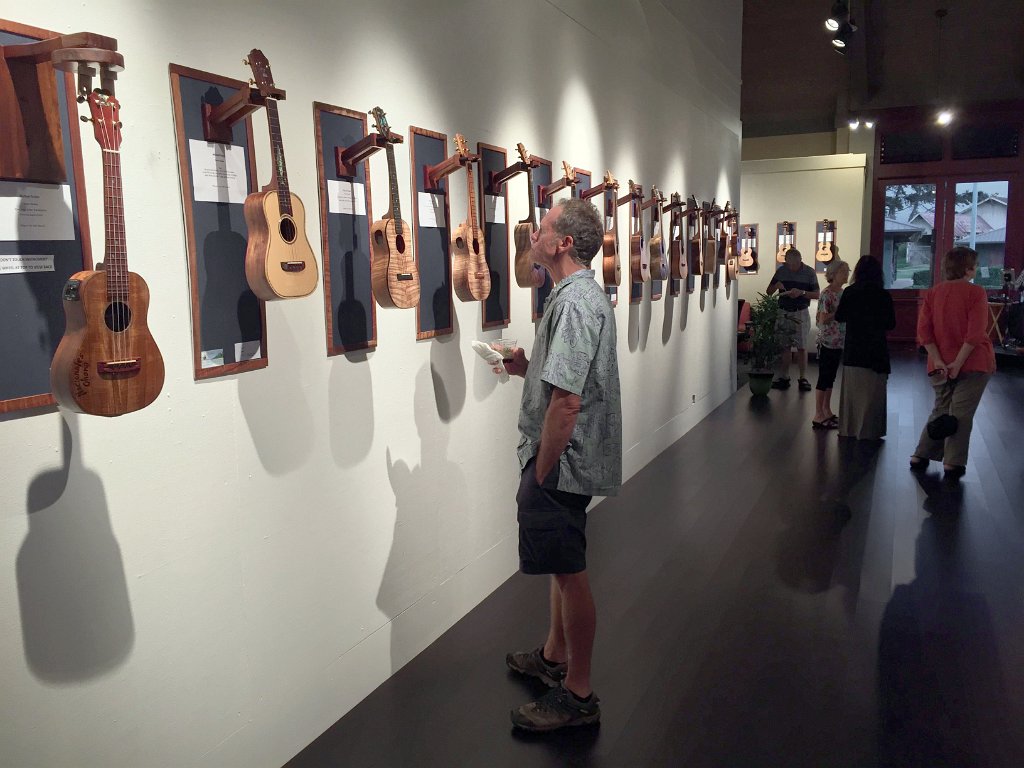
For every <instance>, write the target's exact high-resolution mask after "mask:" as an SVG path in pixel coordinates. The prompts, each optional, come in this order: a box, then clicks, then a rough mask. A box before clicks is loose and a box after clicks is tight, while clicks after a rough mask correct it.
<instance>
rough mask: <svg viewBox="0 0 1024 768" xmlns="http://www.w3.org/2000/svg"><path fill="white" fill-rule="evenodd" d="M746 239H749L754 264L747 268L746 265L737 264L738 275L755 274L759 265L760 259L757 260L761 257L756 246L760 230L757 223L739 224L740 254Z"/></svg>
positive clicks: (758, 241) (758, 242)
mask: <svg viewBox="0 0 1024 768" xmlns="http://www.w3.org/2000/svg"><path fill="white" fill-rule="evenodd" d="M748 240H749V241H751V243H750V248H751V250H752V251H753V257H754V266H752V267H750V268H749V269H748V268H747V267H744V266H742V265H738V266H737V269H738V273H739V275H756V274H757V270H758V268H759V267H760V261H759V260H760V258H761V250H760V248H759V247H758V246H759V244H760V231H759V227H758V225H757V224H741V225H740V238H739V246H740V253H741V254H742V253H743V249H744V248H745V247H746V246H745V245H744V243H745V242H746V241H748Z"/></svg>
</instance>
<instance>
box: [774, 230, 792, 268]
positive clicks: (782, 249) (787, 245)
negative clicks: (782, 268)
mask: <svg viewBox="0 0 1024 768" xmlns="http://www.w3.org/2000/svg"><path fill="white" fill-rule="evenodd" d="M792 234H793V225H792V224H790V223H789V222H788V221H784V222H782V234H781V235H779V250H778V252H776V254H775V261H776V262H777V263H779V264H784V263H785V262H786V253H787V252H788V251H790V250H792V249H793V244H792V243H791V242H789V238H790V236H791V235H792Z"/></svg>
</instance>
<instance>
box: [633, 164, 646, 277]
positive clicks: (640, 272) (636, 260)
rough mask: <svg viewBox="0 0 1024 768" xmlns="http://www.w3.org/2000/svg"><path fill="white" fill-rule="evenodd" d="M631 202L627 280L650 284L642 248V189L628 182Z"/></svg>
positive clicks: (644, 249)
mask: <svg viewBox="0 0 1024 768" xmlns="http://www.w3.org/2000/svg"><path fill="white" fill-rule="evenodd" d="M629 191H630V197H631V198H632V202H631V203H630V210H629V227H630V231H629V279H630V281H631V282H634V283H649V282H651V263H650V261H649V259H648V251H647V249H646V248H645V247H644V224H643V221H642V220H641V218H640V211H641V209H642V208H643V205H644V189H643V187H641V186H640V185H639V184H634V183H633V180H632V179H630V181H629Z"/></svg>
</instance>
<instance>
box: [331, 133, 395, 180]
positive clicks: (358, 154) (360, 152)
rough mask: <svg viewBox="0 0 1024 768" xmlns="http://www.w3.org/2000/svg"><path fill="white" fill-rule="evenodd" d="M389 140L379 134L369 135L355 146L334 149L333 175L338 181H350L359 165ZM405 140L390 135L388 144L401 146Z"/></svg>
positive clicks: (357, 170) (356, 172) (393, 134)
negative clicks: (335, 175) (334, 174)
mask: <svg viewBox="0 0 1024 768" xmlns="http://www.w3.org/2000/svg"><path fill="white" fill-rule="evenodd" d="M388 141H389V139H387V138H385V137H384V136H381V135H380V134H379V133H371V134H369V135H367V136H364V137H363V138H361V139H360V140H359V141H357V142H356V143H355V144H352V145H351V146H348V147H335V148H334V164H335V173H336V174H337V175H338V178H339V179H350V178H352V177H354V176H356V174H358V172H359V164H360V163H361V162H363V161H364V160H366V159H367V158H368V157H370V155H372V154H374V153H375V152H377V151H378V150H381V149H383V148H384V147H386V146H387V144H388ZM403 141H405V139H403V138H402V137H401V136H399V135H398V134H397V133H392V134H391V137H390V142H391V143H392V144H401V143H402V142H403Z"/></svg>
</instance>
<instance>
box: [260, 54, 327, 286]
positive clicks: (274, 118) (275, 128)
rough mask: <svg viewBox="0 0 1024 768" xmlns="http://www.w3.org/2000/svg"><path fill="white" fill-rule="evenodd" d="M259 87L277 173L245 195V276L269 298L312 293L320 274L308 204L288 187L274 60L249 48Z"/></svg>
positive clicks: (280, 92) (274, 167) (274, 172)
mask: <svg viewBox="0 0 1024 768" xmlns="http://www.w3.org/2000/svg"><path fill="white" fill-rule="evenodd" d="M248 61H249V66H250V67H251V68H252V74H253V78H254V79H255V81H256V87H257V88H258V89H259V92H260V95H261V96H262V97H263V100H264V103H265V104H266V108H267V124H268V125H269V126H270V152H271V156H272V158H273V172H272V174H271V176H270V182H269V183H268V184H267V186H265V187H264V188H263V189H262V190H260V191H259V192H253V193H252V194H251V195H249V196H248V197H247V198H245V208H244V211H245V224H246V226H247V227H248V228H249V243H248V247H247V248H246V249H245V278H246V280H247V281H248V282H249V287H250V288H251V289H252V292H253V293H255V294H256V295H257V296H258V297H259V298H261V299H263V300H264V301H274V300H276V299H297V298H299V297H301V296H308V295H309V294H311V293H312V292H313V289H314V288H316V284H317V282H318V281H319V279H320V276H319V274H318V270H317V265H316V256H314V255H313V248H312V247H311V246H310V244H309V239H308V238H307V237H306V208H305V206H304V205H303V204H302V201H301V200H300V199H299V196H298V195H294V194H292V193H291V191H290V190H289V189H288V169H287V168H286V167H285V162H284V143H283V142H282V140H281V122H280V119H279V118H278V112H277V97H278V96H281V95H282V94H283V92H282V91H280V90H279V89H277V87H276V86H275V85H274V77H273V75H272V74H271V73H270V62H269V61H267V57H266V56H264V55H263V52H262V51H260V50H259V49H258V48H253V49H252V50H251V51H250V52H249V59H248Z"/></svg>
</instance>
